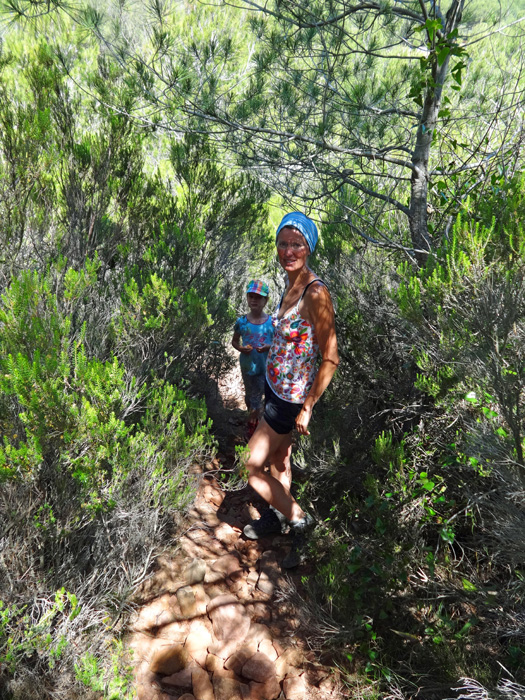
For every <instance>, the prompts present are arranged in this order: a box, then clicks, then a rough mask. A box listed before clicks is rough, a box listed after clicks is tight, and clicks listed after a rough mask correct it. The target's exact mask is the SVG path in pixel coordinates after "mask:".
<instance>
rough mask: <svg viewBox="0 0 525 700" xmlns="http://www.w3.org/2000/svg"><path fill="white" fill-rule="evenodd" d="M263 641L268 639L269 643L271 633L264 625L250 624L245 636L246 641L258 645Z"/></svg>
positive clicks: (258, 623)
mask: <svg viewBox="0 0 525 700" xmlns="http://www.w3.org/2000/svg"><path fill="white" fill-rule="evenodd" d="M263 639H269V640H270V641H271V639H272V633H271V632H270V630H269V629H268V627H267V626H266V625H263V624H261V623H260V622H252V623H251V624H250V629H249V631H248V634H247V635H246V641H247V642H255V643H256V644H257V645H258V644H259V642H262V640H263Z"/></svg>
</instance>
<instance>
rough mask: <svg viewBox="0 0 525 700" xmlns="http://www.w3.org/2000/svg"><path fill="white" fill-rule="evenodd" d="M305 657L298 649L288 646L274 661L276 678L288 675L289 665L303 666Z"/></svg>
mask: <svg viewBox="0 0 525 700" xmlns="http://www.w3.org/2000/svg"><path fill="white" fill-rule="evenodd" d="M304 662H305V658H304V656H303V654H302V653H301V651H299V649H296V648H295V647H288V649H285V650H284V652H283V653H282V654H281V655H280V656H279V658H278V659H277V661H276V662H275V673H276V674H277V678H279V679H283V678H285V676H286V675H288V670H289V667H294V668H300V667H301V666H303V664H304Z"/></svg>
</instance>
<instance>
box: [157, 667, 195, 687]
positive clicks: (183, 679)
mask: <svg viewBox="0 0 525 700" xmlns="http://www.w3.org/2000/svg"><path fill="white" fill-rule="evenodd" d="M192 673H193V669H192V667H191V666H187V667H186V668H183V669H182V671H179V672H178V673H172V674H171V676H165V677H164V678H163V679H162V685H164V686H166V685H171V686H173V687H174V688H183V689H184V690H186V689H188V690H192V688H193V681H192Z"/></svg>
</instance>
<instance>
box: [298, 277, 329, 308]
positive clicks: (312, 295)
mask: <svg viewBox="0 0 525 700" xmlns="http://www.w3.org/2000/svg"><path fill="white" fill-rule="evenodd" d="M304 296H305V301H306V303H307V305H308V306H311V305H314V306H316V305H317V304H323V305H324V304H330V305H331V304H332V297H331V296H330V292H329V291H328V287H327V286H326V284H325V283H324V282H321V280H316V281H315V282H314V284H311V285H310V286H309V287H308V289H307V290H306V294H305V295H304Z"/></svg>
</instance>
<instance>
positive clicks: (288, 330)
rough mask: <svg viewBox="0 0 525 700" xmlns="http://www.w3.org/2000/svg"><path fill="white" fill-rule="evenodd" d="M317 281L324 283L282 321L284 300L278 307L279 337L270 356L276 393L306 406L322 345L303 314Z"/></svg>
mask: <svg viewBox="0 0 525 700" xmlns="http://www.w3.org/2000/svg"><path fill="white" fill-rule="evenodd" d="M314 282H321V283H322V284H324V282H323V281H322V280H320V279H316V280H312V281H311V282H310V283H309V284H307V285H306V287H305V288H304V289H303V293H302V294H301V298H300V299H299V301H298V302H297V304H296V305H295V306H294V307H293V308H292V309H291V311H289V312H288V313H286V314H284V316H283V317H282V318H278V313H279V309H280V308H281V304H282V301H283V298H282V297H281V301H280V303H279V306H278V308H277V309H276V310H275V311H274V312H273V314H272V324H273V327H274V329H275V335H274V336H273V342H272V346H271V348H270V351H269V353H268V361H267V363H266V379H267V380H268V384H269V385H270V387H271V389H272V390H273V392H274V393H275V394H276V395H277V396H278V397H279V398H280V399H283V400H284V401H289V402H290V403H301V404H302V403H304V401H305V399H306V397H307V396H308V392H309V391H310V389H311V388H312V384H313V383H314V379H315V375H316V374H317V357H318V355H319V343H318V342H317V336H316V335H315V329H314V327H313V325H312V324H311V323H310V321H307V320H306V319H304V318H303V317H302V316H301V314H300V313H299V305H300V303H301V301H302V300H303V297H304V295H305V293H306V290H307V289H308V287H309V286H310V285H311V284H313V283H314Z"/></svg>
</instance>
